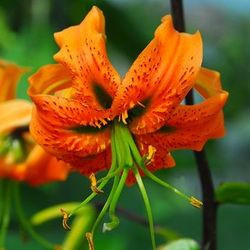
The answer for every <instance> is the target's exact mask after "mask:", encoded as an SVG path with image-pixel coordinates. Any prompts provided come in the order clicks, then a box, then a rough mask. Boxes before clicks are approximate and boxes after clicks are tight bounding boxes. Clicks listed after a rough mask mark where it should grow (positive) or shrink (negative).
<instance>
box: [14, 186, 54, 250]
mask: <svg viewBox="0 0 250 250" xmlns="http://www.w3.org/2000/svg"><path fill="white" fill-rule="evenodd" d="M14 184H15V185H14V189H13V194H14V201H15V205H16V212H17V215H18V217H19V221H20V223H21V225H22V226H23V228H24V229H25V230H26V231H27V232H28V233H29V234H30V236H31V237H32V238H33V239H34V240H36V241H37V242H38V243H39V244H40V245H41V246H43V247H44V248H45V249H50V250H53V249H55V245H54V244H53V243H51V242H49V241H47V240H45V239H44V238H43V237H41V236H40V235H39V234H38V233H37V232H35V231H34V229H33V228H32V226H31V225H30V223H29V222H28V220H27V219H26V218H25V215H24V212H23V209H22V206H21V201H20V193H19V185H18V184H19V183H14Z"/></svg>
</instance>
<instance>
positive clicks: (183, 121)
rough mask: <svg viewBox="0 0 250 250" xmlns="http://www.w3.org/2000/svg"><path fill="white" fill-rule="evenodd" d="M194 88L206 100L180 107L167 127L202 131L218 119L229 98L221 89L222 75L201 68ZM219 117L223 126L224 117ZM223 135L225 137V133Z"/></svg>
mask: <svg viewBox="0 0 250 250" xmlns="http://www.w3.org/2000/svg"><path fill="white" fill-rule="evenodd" d="M194 87H195V88H196V89H197V90H198V92H199V93H200V94H201V95H202V96H203V97H204V98H206V99H205V100H204V101H203V102H201V103H198V104H195V105H191V106H190V105H180V106H178V107H177V108H176V109H175V110H174V112H173V113H172V115H171V117H170V118H169V120H168V121H167V122H166V124H167V126H170V127H175V128H179V129H181V128H196V127H197V128H200V129H201V130H202V129H203V126H205V125H206V124H207V123H208V122H210V121H213V120H216V119H218V114H219V113H220V112H221V111H222V108H223V106H224V105H225V103H226V101H227V98H228V93H227V92H226V91H224V90H222V88H221V83H220V74H219V73H218V72H216V71H212V70H209V69H206V68H201V70H200V72H199V74H198V76H197V80H196V83H195V86H194ZM219 117H220V118H221V119H222V120H221V121H218V122H220V123H221V124H222V126H223V124H224V121H223V115H222V114H221V115H219ZM221 133H222V134H221V136H223V135H224V132H223V131H222V132H221Z"/></svg>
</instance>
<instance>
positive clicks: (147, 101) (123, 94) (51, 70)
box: [29, 7, 228, 183]
mask: <svg viewBox="0 0 250 250" xmlns="http://www.w3.org/2000/svg"><path fill="white" fill-rule="evenodd" d="M104 32H105V31H104V17H103V14H102V12H101V11H100V10H99V9H98V8H97V7H93V8H92V10H91V11H90V12H89V13H88V15H87V16H86V17H85V19H84V20H83V22H82V23H81V24H80V25H77V26H74V27H70V28H68V29H65V30H63V31H62V32H58V33H55V40H56V42H57V43H58V45H59V47H60V51H59V52H58V53H57V54H56V55H55V56H54V59H55V60H56V61H57V62H58V64H55V65H47V66H44V67H42V68H41V69H40V70H39V71H38V72H37V73H36V74H34V75H33V76H32V77H31V78H30V79H29V81H30V89H29V95H30V96H31V98H32V100H33V102H34V103H35V105H36V108H35V109H34V110H33V119H32V122H31V132H32V134H33V136H34V138H35V139H36V141H37V142H38V143H39V144H40V145H41V146H42V147H43V148H44V149H45V150H46V151H48V152H50V153H52V154H54V155H55V156H56V157H57V158H59V159H63V160H64V161H66V162H69V163H71V164H72V166H73V167H75V168H77V169H78V170H80V171H81V172H82V173H83V174H85V175H89V174H91V173H92V172H97V171H99V170H101V169H107V168H109V167H110V159H111V157H110V143H111V139H110V138H111V127H112V124H113V120H114V118H115V117H117V116H119V118H120V120H122V121H123V123H124V124H127V126H128V128H129V130H130V131H131V132H132V133H133V135H134V139H135V140H136V144H137V146H138V148H139V150H140V152H141V154H142V155H145V154H147V151H148V146H149V145H152V146H154V147H155V148H156V153H155V155H154V158H153V159H152V160H151V163H150V165H148V169H150V170H151V171H154V170H157V169H160V168H163V167H172V166H174V165H175V162H174V159H173V158H172V156H171V154H170V151H172V150H176V149H182V148H187V149H194V150H201V149H202V147H203V145H204V144H205V142H206V141H207V140H208V139H210V138H218V137H222V136H223V135H224V122H223V114H222V111H221V110H222V107H223V106H224V104H225V102H226V99H227V96H228V94H227V92H225V91H223V90H222V89H221V86H220V79H219V74H218V73H217V72H215V71H211V70H208V69H205V68H201V67H200V65H201V61H202V41H201V36H200V33H199V32H196V33H195V34H194V35H190V34H185V33H179V32H177V31H176V30H175V29H174V27H173V24H172V19H171V16H165V17H164V18H163V19H162V23H161V25H160V26H159V27H158V28H157V30H156V32H155V37H154V39H153V40H152V41H151V42H150V43H149V45H148V46H147V47H146V48H145V49H144V50H143V52H142V53H141V54H140V55H139V56H138V58H137V59H136V61H135V62H134V64H133V65H132V67H131V68H130V70H129V71H128V73H127V74H126V76H125V77H124V79H123V80H122V79H121V77H120V76H119V74H118V73H117V71H116V70H115V69H114V67H113V66H112V65H111V63H110V61H109V59H108V57H107V53H106V46H105V40H106V39H105V38H106V36H105V33H104ZM193 87H194V88H195V89H196V90H197V91H198V92H199V93H200V94H201V96H203V97H204V99H205V100H204V101H203V102H202V103H199V104H195V105H193V106H186V105H182V104H181V101H182V100H183V99H184V97H185V96H186V94H187V93H188V91H189V90H190V89H192V88H193ZM53 94H55V95H53ZM127 182H128V183H131V182H133V179H132V178H129V179H128V180H127Z"/></svg>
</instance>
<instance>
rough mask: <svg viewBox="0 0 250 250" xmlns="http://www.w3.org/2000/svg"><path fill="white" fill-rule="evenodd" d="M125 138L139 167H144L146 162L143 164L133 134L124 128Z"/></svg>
mask: <svg viewBox="0 0 250 250" xmlns="http://www.w3.org/2000/svg"><path fill="white" fill-rule="evenodd" d="M123 137H124V138H126V141H127V142H128V144H129V147H130V151H131V153H132V155H133V157H134V159H135V162H136V163H137V165H139V166H144V162H143V159H142V157H141V154H140V152H139V151H138V149H137V146H136V144H135V141H134V138H133V136H132V135H131V133H130V131H129V129H128V128H127V127H124V129H123Z"/></svg>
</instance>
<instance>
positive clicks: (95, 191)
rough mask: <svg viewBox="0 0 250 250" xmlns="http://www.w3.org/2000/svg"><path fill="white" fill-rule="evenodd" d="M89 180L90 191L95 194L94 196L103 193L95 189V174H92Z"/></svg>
mask: <svg viewBox="0 0 250 250" xmlns="http://www.w3.org/2000/svg"><path fill="white" fill-rule="evenodd" d="M89 180H90V183H91V190H92V191H93V192H94V193H96V194H102V193H104V192H103V190H101V189H99V188H98V187H97V181H96V177H95V174H94V173H92V174H91V175H90V176H89Z"/></svg>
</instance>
